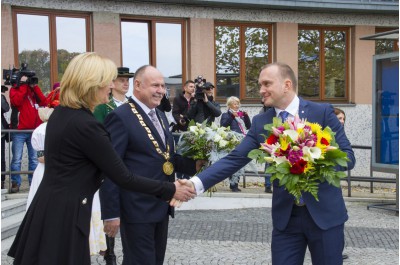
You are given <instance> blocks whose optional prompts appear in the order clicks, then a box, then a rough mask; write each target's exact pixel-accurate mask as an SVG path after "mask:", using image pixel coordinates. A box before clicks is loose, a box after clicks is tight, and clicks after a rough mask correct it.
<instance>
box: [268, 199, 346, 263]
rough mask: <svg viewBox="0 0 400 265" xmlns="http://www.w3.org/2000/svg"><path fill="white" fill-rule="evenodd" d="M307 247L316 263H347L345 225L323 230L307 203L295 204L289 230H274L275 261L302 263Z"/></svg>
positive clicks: (273, 259) (313, 261) (273, 252)
mask: <svg viewBox="0 0 400 265" xmlns="http://www.w3.org/2000/svg"><path fill="white" fill-rule="evenodd" d="M307 246H308V249H309V250H310V253H311V259H312V264H324V265H341V264H343V258H342V252H343V248H344V224H341V225H338V226H335V227H332V228H329V229H327V230H322V229H321V228H319V227H318V226H317V225H316V224H315V222H314V220H313V219H312V217H311V215H310V213H309V212H308V209H307V206H293V209H292V213H291V216H290V219H289V223H288V225H287V227H286V228H285V230H283V231H279V230H278V229H276V228H274V229H273V231H272V244H271V251H272V264H274V265H287V264H290V265H302V264H303V262H304V256H305V253H306V248H307Z"/></svg>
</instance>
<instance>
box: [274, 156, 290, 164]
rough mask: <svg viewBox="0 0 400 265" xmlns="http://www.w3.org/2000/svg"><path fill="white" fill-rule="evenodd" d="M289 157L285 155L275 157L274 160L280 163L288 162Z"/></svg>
mask: <svg viewBox="0 0 400 265" xmlns="http://www.w3.org/2000/svg"><path fill="white" fill-rule="evenodd" d="M286 161H287V159H286V157H284V156H279V157H275V158H274V162H275V163H276V164H277V165H279V164H280V163H283V162H286Z"/></svg>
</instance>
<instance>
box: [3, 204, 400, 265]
mask: <svg viewBox="0 0 400 265" xmlns="http://www.w3.org/2000/svg"><path fill="white" fill-rule="evenodd" d="M210 200H212V198H211V199H210ZM266 205H267V204H266ZM346 205H347V209H348V212H349V220H348V222H346V225H345V239H346V246H345V249H344V253H345V254H348V255H349V259H347V260H345V261H344V264H345V265H346V264H349V265H350V264H354V265H356V264H360V265H361V264H362V265H375V264H376V265H378V264H379V265H381V264H388V265H393V264H398V262H399V250H398V249H399V218H398V216H396V214H395V213H394V212H391V211H386V210H381V209H370V210H367V203H366V202H346ZM271 232H272V221H271V208H269V207H257V208H242V209H225V210H178V211H177V212H176V217H175V219H171V220H170V225H169V235H168V246H167V252H166V257H165V262H164V264H168V265H180V264H181V265H184V264H199V265H200V264H207V265H208V264H210V265H214V264H215V265H228V264H254V265H267V264H272V262H271V253H270V248H271ZM116 252H117V255H118V264H122V247H121V241H120V239H119V238H117V240H116ZM5 254H6V253H2V262H1V264H12V259H11V258H9V257H7V256H6V255H5ZM92 264H94V265H95V264H105V262H104V261H103V258H102V257H101V256H93V257H92ZM304 264H307V265H308V264H312V263H311V258H310V255H309V253H307V254H306V258H305V261H304Z"/></svg>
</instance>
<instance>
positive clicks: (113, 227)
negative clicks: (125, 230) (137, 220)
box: [104, 218, 120, 237]
mask: <svg viewBox="0 0 400 265" xmlns="http://www.w3.org/2000/svg"><path fill="white" fill-rule="evenodd" d="M119 225H120V220H119V218H118V219H113V220H109V221H104V233H106V235H107V236H109V237H115V235H116V234H117V233H118V230H119Z"/></svg>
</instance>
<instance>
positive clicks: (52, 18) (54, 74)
mask: <svg viewBox="0 0 400 265" xmlns="http://www.w3.org/2000/svg"><path fill="white" fill-rule="evenodd" d="M19 14H22V15H33V16H34V15H37V16H47V17H48V19H49V41H50V43H49V48H50V51H49V53H50V84H54V83H55V82H57V81H58V60H57V35H56V28H57V27H56V18H57V17H67V18H83V19H85V24H86V27H85V31H86V52H89V51H91V50H92V39H93V38H92V31H91V28H92V19H91V18H92V15H91V13H89V12H75V11H74V12H67V11H58V10H47V9H41V10H33V9H27V8H13V9H12V25H13V39H14V64H15V67H17V68H19V63H20V62H19V61H18V53H19V40H18V23H17V15H19ZM33 70H34V69H33ZM43 89H44V88H43Z"/></svg>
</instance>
